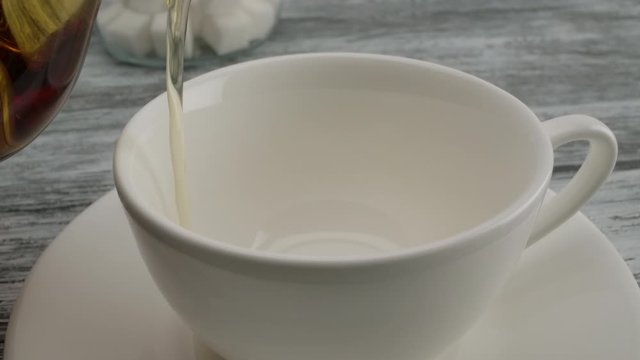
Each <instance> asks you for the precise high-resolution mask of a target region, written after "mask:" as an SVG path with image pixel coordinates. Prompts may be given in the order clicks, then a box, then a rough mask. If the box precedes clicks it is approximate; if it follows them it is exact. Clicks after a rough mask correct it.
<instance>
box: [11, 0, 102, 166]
mask: <svg viewBox="0 0 640 360" xmlns="http://www.w3.org/2000/svg"><path fill="white" fill-rule="evenodd" d="M99 5H100V0H0V160H3V159H5V158H7V157H9V156H11V155H12V154H14V153H16V152H17V151H18V150H20V149H22V148H23V147H24V146H26V145H27V144H28V143H30V142H31V141H32V140H33V139H34V138H35V137H36V136H37V135H38V134H39V133H40V132H41V131H42V130H43V129H44V128H45V127H46V126H47V124H49V122H50V121H51V120H52V119H53V117H54V116H55V115H56V114H57V113H58V111H59V110H60V108H61V107H62V105H63V104H64V103H65V101H66V99H67V98H68V96H69V93H70V92H71V89H72V88H73V85H74V84H75V81H76V79H77V78H78V74H79V73H80V68H81V66H82V63H83V61H84V57H85V54H86V50H87V45H88V43H89V38H90V36H91V29H92V27H93V22H94V19H95V17H96V13H97V11H98V7H99Z"/></svg>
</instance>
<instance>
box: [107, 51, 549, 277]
mask: <svg viewBox="0 0 640 360" xmlns="http://www.w3.org/2000/svg"><path fill="white" fill-rule="evenodd" d="M312 58H314V59H317V58H334V59H336V58H343V59H368V60H380V61H388V62H394V63H402V64H406V65H411V66H420V67H423V68H425V69H428V70H431V71H439V72H443V73H446V74H447V75H449V76H453V77H457V78H460V79H463V80H465V81H469V82H474V83H476V84H480V85H482V86H483V87H485V88H486V89H487V90H488V91H493V92H494V93H497V94H499V95H500V96H501V97H503V98H504V99H505V101H507V100H508V101H511V102H514V103H516V104H517V106H518V107H520V108H521V110H522V112H523V115H524V116H525V117H526V118H527V120H526V121H535V122H536V123H538V126H534V127H533V128H535V129H536V130H535V131H536V132H537V133H538V134H537V136H542V137H547V135H546V134H545V133H544V131H543V129H542V127H541V126H539V119H538V118H537V116H536V115H535V114H534V113H533V111H531V109H529V107H527V106H526V105H525V104H524V103H522V102H521V101H520V100H519V99H517V98H516V97H515V96H513V95H511V94H510V93H508V92H506V91H505V90H503V89H501V88H499V87H497V86H496V85H493V84H491V83H489V82H487V81H485V80H482V79H480V78H478V77H475V76H473V75H471V74H468V73H465V72H463V71H460V70H456V69H453V68H450V67H447V66H443V65H439V64H435V63H432V62H427V61H423V60H417V59H411V58H405V57H400V56H392V55H379V54H370V53H350V52H323V53H304V54H292V55H281V56H275V57H267V58H261V59H257V60H251V61H246V62H242V63H238V64H234V65H230V66H226V67H222V68H219V69H216V70H213V71H210V72H207V73H205V74H202V75H199V76H197V77H196V78H194V79H191V80H189V81H186V82H185V83H184V89H185V90H187V89H189V88H190V87H195V86H197V85H198V84H202V83H207V82H211V81H216V80H218V79H221V78H223V76H224V75H225V74H227V73H231V72H237V71H241V70H242V69H244V68H247V67H253V66H260V65H261V64H265V63H270V62H276V61H290V60H303V59H312ZM162 105H164V106H165V107H166V92H163V93H162V94H160V95H158V96H157V97H156V98H154V99H153V100H151V101H150V102H148V103H147V104H145V105H144V106H143V107H142V108H141V109H139V110H138V111H137V112H136V114H134V116H133V117H132V118H131V120H130V121H129V122H128V123H127V124H126V125H125V127H124V129H123V131H122V133H121V135H120V137H119V139H118V141H117V143H116V147H115V152H114V157H113V173H114V181H115V187H116V190H117V193H118V196H119V198H120V201H121V203H122V205H123V207H124V208H125V209H126V211H127V213H128V214H129V216H130V217H131V218H132V219H133V220H134V221H135V222H137V223H138V224H140V225H142V228H144V229H145V231H148V232H150V233H152V234H154V235H155V237H156V239H157V240H161V241H163V242H165V243H166V244H168V245H171V246H172V247H173V248H175V249H177V250H179V251H183V252H186V253H191V254H194V253H193V252H191V251H189V250H194V251H196V252H195V253H197V254H198V257H199V258H205V259H207V258H209V255H210V256H212V257H220V256H223V257H226V258H230V259H233V260H237V261H245V262H253V263H258V264H265V265H284V266H295V267H300V268H345V267H357V266H368V265H379V264H384V263H389V262H397V261H403V260H411V259H415V258H418V257H423V256H426V255H429V254H433V253H437V252H443V251H447V250H456V249H460V248H461V247H463V246H465V245H467V243H469V242H472V241H474V240H478V239H479V238H482V239H484V240H485V242H486V243H489V242H492V241H493V240H497V239H498V238H500V236H499V235H500V234H503V233H506V232H507V231H508V230H510V229H511V227H512V225H511V224H514V223H517V222H519V221H520V220H523V219H524V218H526V215H527V214H528V211H529V210H530V209H531V207H532V206H536V204H537V199H538V198H540V197H541V196H544V194H545V192H546V190H547V187H548V184H549V181H550V178H551V172H552V166H553V149H552V147H551V143H550V141H547V143H548V146H545V147H543V148H537V149H536V151H540V152H546V153H547V154H546V156H545V155H544V154H543V155H542V156H543V157H544V158H545V159H548V160H544V163H543V164H542V165H540V166H539V167H540V168H541V170H539V171H538V172H537V174H541V175H539V176H536V178H535V179H534V180H532V181H530V182H529V184H528V186H527V188H526V190H525V191H522V192H521V193H520V194H519V196H518V197H516V198H515V199H514V200H512V202H511V203H510V205H509V206H507V207H505V208H504V209H502V210H501V211H499V212H497V213H495V214H494V215H493V216H491V217H490V218H489V219H487V220H485V221H483V222H481V223H480V224H477V225H475V226H473V227H470V228H468V229H465V230H463V231H461V232H458V233H456V234H454V235H451V236H448V237H445V238H442V239H438V240H436V241H433V242H426V243H424V244H420V245H416V246H411V247H408V248H403V249H400V250H398V251H393V252H389V253H383V254H375V255H366V256H339V257H324V256H323V257H310V256H296V255H289V254H279V253H271V252H266V251H258V250H254V249H249V248H242V247H239V246H235V245H231V244H228V243H225V242H224V241H220V240H216V239H212V238H209V237H205V236H203V235H200V234H198V233H196V232H193V231H191V230H189V229H186V228H183V227H182V226H180V225H178V224H176V223H174V222H172V221H170V220H169V219H167V218H166V217H163V216H161V215H160V214H157V213H155V212H154V211H152V210H150V209H149V208H148V207H147V205H145V204H144V201H142V200H141V199H139V198H137V197H136V195H135V193H134V192H133V191H132V185H133V184H132V182H131V180H130V179H129V178H128V177H127V176H126V175H125V174H126V165H127V164H128V163H129V161H128V159H129V158H130V155H129V154H130V150H131V149H132V148H133V147H132V144H131V142H130V141H127V139H129V138H131V137H134V138H135V135H132V132H133V130H132V129H134V128H135V126H136V124H138V123H141V122H145V121H149V120H148V118H145V116H144V115H145V114H144V113H145V111H147V110H148V109H149V108H152V107H157V106H162ZM128 155H129V156H128Z"/></svg>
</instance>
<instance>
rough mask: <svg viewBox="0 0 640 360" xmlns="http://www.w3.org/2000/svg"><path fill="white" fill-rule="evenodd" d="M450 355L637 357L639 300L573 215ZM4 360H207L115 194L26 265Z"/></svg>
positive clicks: (571, 359) (593, 234) (594, 233)
mask: <svg viewBox="0 0 640 360" xmlns="http://www.w3.org/2000/svg"><path fill="white" fill-rule="evenodd" d="M247 341H250V339H248V340H247ZM194 349H195V350H194ZM453 350H454V351H452V353H451V354H450V355H449V356H450V358H451V359H456V360H472V359H473V360H507V359H508V360H512V359H519V360H529V359H531V360H533V359H535V360H596V359H597V360H602V359H607V360H630V359H640V291H639V290H638V286H637V284H636V282H635V280H634V279H633V276H632V275H631V273H630V272H629V269H628V268H627V266H626V265H625V263H624V262H623V261H622V259H621V258H620V256H619V255H618V253H617V252H616V250H615V249H614V247H613V246H612V245H611V244H610V243H609V241H608V240H607V239H606V238H605V237H604V235H602V234H601V233H600V232H599V231H598V229H596V227H595V226H594V225H592V224H591V223H590V222H589V221H588V220H587V219H586V218H585V217H584V216H582V215H576V216H574V217H573V218H572V219H571V220H570V221H569V222H568V223H566V224H565V225H563V226H562V227H561V228H559V229H558V230H556V231H555V232H553V233H552V234H551V235H549V236H548V238H547V239H543V240H542V241H540V242H539V243H538V244H536V245H534V246H533V247H532V248H531V249H529V250H527V251H526V253H525V255H524V258H523V259H522V261H521V262H520V265H519V267H518V269H517V271H516V272H515V273H514V275H513V277H512V279H511V281H510V282H509V284H508V285H507V287H506V288H505V289H504V292H503V293H502V295H501V296H500V298H499V299H498V301H497V302H496V303H495V304H494V305H493V307H492V308H491V309H490V310H489V312H488V313H487V314H486V316H485V317H484V319H483V320H482V321H481V322H480V323H479V324H478V325H477V326H476V327H475V328H473V329H472V330H471V331H470V332H469V333H468V334H467V335H466V336H465V338H464V339H463V340H462V341H461V342H460V344H459V345H458V346H457V347H455V348H454V349H453ZM4 355H5V359H6V360H34V359H47V360H89V359H91V360H115V359H117V360H203V359H206V360H212V359H215V357H214V356H213V355H212V354H211V353H207V352H206V351H205V350H203V349H202V348H201V347H199V346H197V344H196V346H194V341H193V338H192V335H191V334H190V332H189V331H188V330H187V329H186V328H185V327H184V325H183V324H182V323H181V322H180V320H178V319H177V317H176V316H175V315H174V313H173V311H172V310H171V309H170V308H169V306H168V305H167V304H166V302H165V301H164V299H163V298H162V297H161V296H160V294H159V293H158V291H157V290H156V288H155V286H154V284H153V283H152V281H151V278H150V276H149V274H148V273H147V271H146V269H145V267H144V264H143V263H142V260H141V259H140V257H139V255H138V250H137V248H136V245H135V242H134V240H133V238H132V235H131V234H130V232H129V227H128V224H127V220H126V219H125V216H124V213H123V210H122V208H121V205H120V203H119V200H118V198H117V196H116V194H115V192H114V191H112V192H110V193H109V194H107V195H106V196H105V197H103V198H102V199H100V200H99V201H97V202H96V203H95V204H93V205H92V206H91V207H89V208H88V209H87V210H86V211H84V212H83V213H82V214H81V215H80V216H78V218H76V219H75V220H74V221H73V222H72V223H71V224H70V225H69V226H68V227H67V228H66V229H65V230H64V231H63V232H62V233H61V234H60V235H59V236H58V238H57V239H56V240H55V241H54V242H53V244H51V246H50V247H49V248H48V249H47V251H46V252H45V253H44V255H43V256H42V257H41V258H40V260H39V261H38V263H37V264H36V266H35V267H34V268H33V271H32V272H31V275H30V276H29V278H28V279H27V282H26V284H25V287H24V291H23V293H22V296H21V298H20V299H19V300H18V301H17V303H16V305H15V307H14V309H13V314H12V316H11V321H10V324H9V329H8V332H7V337H6V340H5V354H4ZM447 359H449V357H447ZM301 360H304V359H301ZM398 360H399V359H398Z"/></svg>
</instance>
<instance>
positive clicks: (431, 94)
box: [114, 54, 617, 360]
mask: <svg viewBox="0 0 640 360" xmlns="http://www.w3.org/2000/svg"><path fill="white" fill-rule="evenodd" d="M185 110H186V111H188V112H189V113H188V114H187V116H186V120H185V127H186V130H185V131H186V135H185V136H186V143H187V170H188V172H187V177H188V184H189V190H190V193H191V202H192V209H191V212H192V216H193V219H192V222H193V225H192V228H191V229H185V228H182V227H180V226H178V225H177V224H176V220H175V219H176V218H177V217H176V210H175V205H174V199H173V196H174V192H173V180H172V175H171V162H170V156H169V150H168V144H169V140H168V111H167V102H166V98H165V96H160V97H158V98H156V99H155V100H153V101H151V102H150V103H149V104H148V105H146V106H145V107H144V108H143V109H142V110H140V111H139V112H138V113H137V114H136V115H135V116H134V117H133V119H132V120H131V121H130V122H129V124H128V125H127V126H126V128H125V130H124V132H123V134H122V136H121V138H120V140H119V142H118V145H117V148H116V153H115V165H114V170H115V180H116V187H117V190H118V194H119V196H120V199H121V201H122V204H123V205H124V207H125V209H126V211H127V213H128V216H129V219H130V223H131V227H132V229H133V231H134V234H135V237H136V239H137V241H138V245H139V248H140V251H141V253H142V256H143V258H144V260H145V262H146V264H147V266H148V268H149V271H150V272H151V275H152V276H153V279H154V280H155V282H156V283H157V285H158V287H159V288H160V290H161V292H162V293H163V294H164V296H165V297H166V299H167V300H168V301H169V303H170V304H171V306H172V307H173V308H174V309H175V311H176V312H177V313H178V314H179V315H180V316H181V317H182V318H183V319H184V321H185V322H186V323H187V324H188V325H189V326H190V327H191V328H192V329H193V330H194V332H195V333H196V334H197V335H198V337H200V338H201V339H202V341H203V342H204V343H206V344H207V345H208V346H210V347H211V348H212V349H214V350H215V351H216V352H218V353H219V354H220V355H222V356H223V357H225V358H226V359H228V360H327V359H334V360H389V359H395V360H426V359H432V358H433V357H435V356H437V355H438V354H440V353H442V352H443V351H444V350H445V349H446V348H447V347H448V346H449V345H451V344H453V343H454V342H455V341H456V340H457V339H459V338H460V337H461V336H462V335H463V334H464V333H465V331H466V330H467V329H469V328H470V327H471V326H472V325H473V323H474V322H475V321H476V320H477V319H478V318H479V316H480V315H481V314H482V312H483V310H484V309H485V308H486V307H487V305H488V304H489V303H490V301H491V300H492V299H493V298H494V297H495V296H496V295H497V292H498V291H499V289H500V288H501V286H502V285H503V284H504V283H505V280H506V279H507V277H508V276H509V272H510V271H511V269H513V267H514V265H515V264H516V262H517V261H518V259H519V257H520V255H521V253H522V252H523V250H524V249H525V248H526V247H527V246H528V245H531V244H532V243H534V242H535V241H536V240H538V239H540V238H541V237H542V236H544V235H545V234H546V233H548V232H549V231H551V230H553V229H554V228H555V227H557V226H558V225H559V224H561V223H562V222H564V221H565V220H566V219H567V218H569V217H570V216H571V215H573V214H574V213H575V212H576V211H577V210H578V208H579V207H580V206H581V205H582V204H583V203H584V202H585V201H586V200H587V199H588V198H589V197H590V196H591V195H592V194H593V193H594V191H596V189H597V188H598V187H599V186H600V185H601V184H602V182H603V181H604V180H605V179H606V177H607V176H608V174H609V173H610V172H611V169H612V167H613V165H614V163H615V159H616V153H617V147H616V141H615V138H614V136H613V134H612V133H611V131H610V130H609V129H608V128H607V127H606V126H604V125H603V124H602V123H600V122H599V121H597V120H595V119H593V118H590V117H588V116H584V115H570V116H563V117H560V118H556V119H553V120H549V121H545V122H543V123H540V122H539V120H538V119H537V117H536V116H535V115H534V114H533V113H532V112H531V110H529V109H528V108H527V107H526V106H525V105H524V104H522V103H521V102H520V101H519V100H518V99H516V98H515V97H513V96H511V95H509V94H508V93H506V92H505V91H503V90H501V89H499V88H497V87H495V86H493V85H491V84H489V83H487V82H485V81H482V80H480V79H477V78H475V77H473V76H471V75H468V74H465V73H462V72H460V71H457V70H453V69H450V68H446V67H443V66H439V65H435V64H430V63H426V62H423V61H417V60H410V59H405V58H398V57H390V56H380V55H367V54H306V55H293V56H283V57H276V58H269V59H262V60H258V61H251V62H246V63H242V64H239V65H234V66H230V67H226V68H223V69H220V70H216V71H213V72H211V73H208V74H205V75H203V76H200V77H198V78H196V79H194V80H192V81H190V82H188V83H187V84H186V86H185ZM576 140H588V141H589V142H590V151H589V154H588V157H587V159H586V160H585V162H584V164H583V165H582V168H581V169H580V171H579V172H578V173H577V174H576V176H575V177H574V179H573V180H572V181H571V182H570V183H569V184H568V185H567V186H566V187H565V188H564V189H563V190H562V191H560V193H559V194H558V195H557V196H556V197H555V198H553V199H551V200H548V201H545V203H544V204H543V199H544V197H545V193H546V191H547V187H548V184H549V179H550V176H551V171H552V168H553V148H554V147H557V146H560V145H562V144H565V143H567V142H571V141H576ZM538 210H540V214H539V216H538Z"/></svg>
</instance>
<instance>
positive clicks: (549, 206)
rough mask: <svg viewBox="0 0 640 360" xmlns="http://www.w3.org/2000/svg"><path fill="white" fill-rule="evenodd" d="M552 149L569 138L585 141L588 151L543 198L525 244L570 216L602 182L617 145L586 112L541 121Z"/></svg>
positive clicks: (608, 133) (604, 126)
mask: <svg viewBox="0 0 640 360" xmlns="http://www.w3.org/2000/svg"><path fill="white" fill-rule="evenodd" d="M542 127H543V129H544V131H545V132H546V133H547V135H548V136H549V139H550V140H551V145H552V146H553V148H554V149H556V148H558V147H559V146H561V145H564V144H566V143H569V142H572V141H579V140H587V141H589V153H588V154H587V158H586V159H585V160H584V162H583V163H582V166H581V167H580V170H578V172H577V173H576V174H575V176H574V177H573V179H571V181H570V182H569V184H567V186H565V187H564V189H562V190H561V191H560V192H559V193H558V194H557V195H556V196H554V197H553V198H551V199H549V198H547V199H545V201H544V203H543V205H542V208H541V209H540V213H539V215H538V219H537V220H536V223H535V225H534V227H533V233H532V235H531V238H530V239H529V242H528V243H527V247H529V246H531V245H533V244H535V243H536V242H537V241H538V240H540V239H541V238H542V237H544V236H545V235H547V234H548V233H549V232H551V231H552V230H553V229H555V228H557V227H558V226H560V224H562V223H563V222H565V221H566V220H567V219H569V218H570V217H571V216H573V215H574V214H575V213H576V212H578V210H579V209H580V207H582V205H584V203H585V202H587V200H589V198H590V197H591V195H593V193H595V192H596V190H598V188H599V187H600V186H601V185H602V183H604V181H605V180H606V179H607V177H608V176H609V174H611V171H612V170H613V166H614V165H615V163H616V158H617V156H618V144H617V142H616V138H615V136H614V135H613V133H612V132H611V130H610V129H609V128H608V127H607V126H606V125H605V124H603V123H602V122H600V121H599V120H597V119H594V118H592V117H590V116H586V115H567V116H560V117H557V118H555V119H551V120H547V121H545V122H543V123H542Z"/></svg>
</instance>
